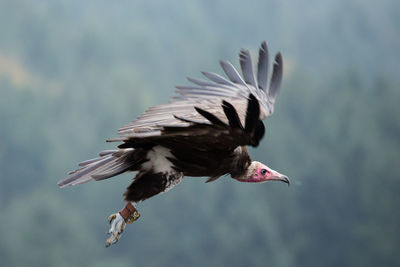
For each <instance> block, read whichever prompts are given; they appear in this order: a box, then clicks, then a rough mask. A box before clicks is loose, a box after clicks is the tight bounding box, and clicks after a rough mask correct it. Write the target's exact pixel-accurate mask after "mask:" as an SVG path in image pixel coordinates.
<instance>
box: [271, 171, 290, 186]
mask: <svg viewBox="0 0 400 267" xmlns="http://www.w3.org/2000/svg"><path fill="white" fill-rule="evenodd" d="M268 180H271V181H281V182H284V183H287V184H288V186H290V180H289V178H288V177H287V176H286V175H283V174H280V173H279V172H274V173H273V175H272V177H271V178H269V179H268Z"/></svg>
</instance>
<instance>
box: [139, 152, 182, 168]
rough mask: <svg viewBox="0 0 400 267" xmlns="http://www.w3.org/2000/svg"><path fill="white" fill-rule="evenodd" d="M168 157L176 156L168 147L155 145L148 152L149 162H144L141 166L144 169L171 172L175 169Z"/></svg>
mask: <svg viewBox="0 0 400 267" xmlns="http://www.w3.org/2000/svg"><path fill="white" fill-rule="evenodd" d="M168 158H175V157H174V156H173V155H172V153H171V151H170V150H169V149H168V148H165V147H163V146H155V147H153V148H152V149H151V150H149V152H147V155H146V159H148V161H147V162H145V163H143V164H142V166H141V168H142V169H143V170H144V171H149V170H153V171H154V172H155V173H158V172H162V173H171V172H174V171H175V170H174V169H173V168H172V166H173V164H172V162H171V161H169V160H168Z"/></svg>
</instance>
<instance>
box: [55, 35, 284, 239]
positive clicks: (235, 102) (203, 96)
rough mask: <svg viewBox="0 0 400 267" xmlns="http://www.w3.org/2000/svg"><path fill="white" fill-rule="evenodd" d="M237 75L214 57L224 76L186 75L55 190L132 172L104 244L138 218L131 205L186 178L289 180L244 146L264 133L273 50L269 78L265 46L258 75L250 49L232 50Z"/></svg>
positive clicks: (277, 76)
mask: <svg viewBox="0 0 400 267" xmlns="http://www.w3.org/2000/svg"><path fill="white" fill-rule="evenodd" d="M239 57H240V67H241V69H242V74H243V76H241V75H240V74H239V73H238V71H237V70H236V69H235V67H234V66H233V65H232V64H231V63H230V62H228V61H220V64H221V67H222V69H223V70H224V72H225V74H226V76H227V78H224V77H222V76H220V75H218V74H215V73H211V72H203V75H204V76H205V77H206V78H207V80H203V79H193V78H188V80H189V81H190V82H191V83H192V85H190V86H177V87H176V88H177V91H176V93H177V95H176V96H174V97H173V98H172V99H171V100H170V101H169V102H168V103H167V104H163V105H159V106H155V107H151V108H149V109H147V110H146V112H145V113H143V114H142V115H140V116H139V117H138V118H137V119H136V120H134V121H132V122H130V123H128V124H127V125H125V126H123V127H122V128H120V129H119V130H118V134H119V136H120V137H119V138H115V139H111V140H107V141H108V142H114V141H116V142H121V144H120V145H119V146H118V149H116V150H105V151H102V152H100V154H99V157H98V158H95V159H90V160H86V161H84V162H81V163H79V167H80V168H79V169H77V170H75V171H73V172H71V173H69V176H68V177H66V178H65V179H63V180H61V181H59V182H58V185H59V186H60V187H67V186H70V185H78V184H83V183H86V182H89V181H92V180H96V181H99V180H104V179H108V178H110V177H113V176H116V175H118V174H121V173H124V172H128V171H138V172H137V174H136V177H135V178H134V179H133V181H132V183H131V184H130V185H129V186H128V188H127V189H126V191H125V193H124V198H125V201H126V202H127V204H126V206H125V207H124V208H123V209H122V210H121V211H120V212H118V213H115V214H112V215H111V216H110V217H109V222H110V224H111V228H110V230H109V232H108V233H109V234H110V236H109V238H108V239H107V241H106V246H109V245H111V244H113V243H115V242H117V241H118V240H119V238H120V236H121V234H122V231H123V230H124V228H125V226H126V223H131V222H133V221H135V220H136V219H138V217H139V216H140V215H139V213H138V212H137V210H136V208H135V207H134V203H137V202H140V201H143V200H145V199H148V198H150V197H152V196H155V195H157V194H159V193H162V192H166V191H168V190H170V189H171V188H172V187H174V186H175V185H177V184H178V183H179V182H180V181H182V179H183V177H185V176H193V177H208V180H207V182H211V181H214V180H216V179H218V178H219V177H221V176H223V175H228V174H229V175H230V176H231V177H232V178H233V179H235V180H237V181H240V182H250V183H259V182H265V181H283V182H285V183H288V184H289V179H288V178H287V177H286V176H285V175H282V174H280V173H278V172H277V171H274V170H272V169H271V168H269V167H267V166H266V165H264V164H262V163H260V162H258V161H252V160H251V159H250V156H249V153H248V151H247V149H246V146H247V145H250V146H253V147H256V146H258V144H259V143H260V140H261V139H262V138H263V136H264V133H265V127H264V124H263V122H262V120H263V119H265V118H266V117H268V116H270V115H271V114H272V113H273V111H274V103H275V100H276V97H277V95H278V92H279V88H280V85H281V81H282V70H283V63H282V56H281V54H280V53H277V54H276V56H275V61H274V63H273V70H272V75H271V77H270V79H269V78H268V70H269V66H268V49H267V44H266V42H265V41H264V42H263V43H262V44H261V47H260V50H259V58H258V65H257V73H256V72H255V71H254V69H253V62H252V60H251V56H250V53H249V51H247V50H244V49H242V50H241V51H240V53H239Z"/></svg>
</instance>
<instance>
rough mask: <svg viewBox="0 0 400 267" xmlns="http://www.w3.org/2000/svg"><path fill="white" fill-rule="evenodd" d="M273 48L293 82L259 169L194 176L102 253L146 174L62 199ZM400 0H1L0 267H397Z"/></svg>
mask: <svg viewBox="0 0 400 267" xmlns="http://www.w3.org/2000/svg"><path fill="white" fill-rule="evenodd" d="M262 40H267V42H268V44H269V47H270V51H271V53H276V52H277V51H281V52H282V54H283V58H284V79H283V84H282V88H281V93H280V96H279V98H278V100H277V103H276V105H275V113H274V115H273V116H272V117H271V118H269V119H268V120H266V121H265V123H266V129H267V132H266V137H265V138H264V140H263V142H262V143H261V145H260V147H259V148H257V149H252V150H251V155H252V158H253V159H254V160H259V161H262V162H265V163H267V164H268V165H269V166H270V167H272V168H273V169H276V170H278V171H279V172H281V173H284V174H286V175H288V176H289V177H290V178H291V181H292V185H291V186H290V187H289V188H288V187H287V186H285V184H282V183H264V184H245V183H238V182H236V181H234V180H232V179H230V178H228V177H225V178H222V179H219V180H217V181H216V182H213V183H209V184H205V183H204V181H205V179H200V178H186V179H184V181H183V182H182V183H181V184H179V185H178V186H177V187H175V188H174V189H173V190H172V191H169V192H168V193H166V194H162V195H159V196H156V197H154V198H152V199H150V200H148V201H145V202H143V203H141V204H140V205H139V206H138V209H139V211H140V212H141V215H142V217H141V218H140V220H138V221H137V222H135V223H134V224H132V225H128V227H127V228H126V230H125V232H124V234H123V237H122V239H121V240H120V241H119V242H118V243H117V244H116V245H113V246H112V247H110V248H108V249H106V248H105V247H104V242H105V238H106V235H105V234H104V233H105V231H107V230H108V224H107V220H106V219H107V217H108V215H110V214H111V213H114V212H116V211H118V210H120V209H121V208H122V206H123V205H124V203H123V198H122V193H123V192H124V190H125V188H126V186H127V185H128V184H129V183H130V180H131V178H132V177H133V174H126V175H123V176H118V177H115V178H113V179H109V180H106V181H102V182H91V183H89V184H85V185H81V186H77V187H71V188H66V189H62V190H61V189H59V188H58V187H57V186H56V183H57V181H58V180H59V179H61V178H63V177H65V175H66V173H67V172H68V171H71V170H73V169H74V168H75V167H76V166H77V165H76V163H77V162H79V161H82V160H86V159H89V158H92V157H94V156H96V154H97V153H98V152H99V151H101V150H104V149H110V148H113V145H114V144H111V145H110V144H106V143H105V142H104V140H105V139H107V138H111V137H116V136H117V133H116V131H117V129H118V128H119V127H120V126H122V125H124V124H125V123H127V122H129V121H131V120H133V119H135V118H136V117H137V116H138V115H139V114H140V113H141V112H143V111H144V110H145V109H146V108H147V107H149V106H152V105H156V104H160V103H164V102H166V101H168V98H169V96H171V95H172V94H173V92H174V86H175V85H182V84H187V81H186V80H185V77H186V76H192V77H200V76H201V75H200V71H214V72H217V73H220V74H221V73H222V71H221V70H220V68H219V65H218V61H219V60H220V59H224V60H230V61H231V62H232V63H234V65H235V66H238V52H239V49H240V48H247V49H250V50H251V51H252V52H253V54H254V56H256V53H257V49H258V47H259V45H260V43H261V41H262ZM399 47H400V2H399V1H396V0H383V1H379V2H378V1H372V0H350V1H348V0H324V1H315V0H309V1H296V0H286V1H281V0H268V1H261V0H250V1H232V0H229V1H228V0H222V1H212V0H201V1H200V0H198V1H176V0H171V1H161V0H158V1H147V2H146V1H104V0H102V1H77V0H71V1H59V0H56V1H53V0H51V1H50V0H44V1H28V0H2V1H1V2H0V214H1V216H0V265H1V266H193V267H194V266H399V265H400V254H399V251H398V250H399V247H400V227H399V225H400V209H399V204H400V194H399V191H400V119H399V115H400V105H399V100H400V88H399V82H400V78H399V69H400V54H399Z"/></svg>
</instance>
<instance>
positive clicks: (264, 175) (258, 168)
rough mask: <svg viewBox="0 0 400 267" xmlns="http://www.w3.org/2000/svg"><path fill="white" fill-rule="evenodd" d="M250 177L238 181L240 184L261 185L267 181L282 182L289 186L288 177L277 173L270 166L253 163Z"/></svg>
mask: <svg viewBox="0 0 400 267" xmlns="http://www.w3.org/2000/svg"><path fill="white" fill-rule="evenodd" d="M248 175H249V176H248V177H244V178H239V179H237V180H238V181H240V182H248V183H261V182H266V181H282V182H285V183H287V184H289V183H290V182H289V179H288V177H287V176H285V175H283V174H280V173H279V172H277V171H274V170H272V169H271V168H269V167H268V166H266V165H264V164H262V163H260V162H257V161H253V162H252V163H251V165H250V167H249V173H248Z"/></svg>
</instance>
